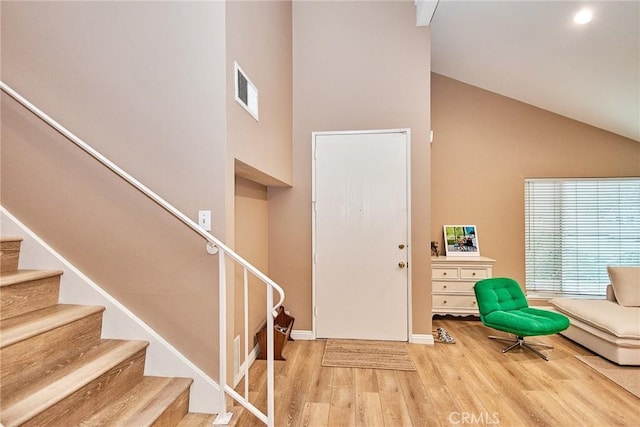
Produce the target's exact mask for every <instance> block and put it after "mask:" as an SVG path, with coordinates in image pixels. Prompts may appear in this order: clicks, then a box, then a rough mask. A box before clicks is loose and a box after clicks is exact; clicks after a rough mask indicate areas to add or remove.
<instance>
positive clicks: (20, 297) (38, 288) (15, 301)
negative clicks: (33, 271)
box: [0, 276, 60, 320]
mask: <svg viewBox="0 0 640 427" xmlns="http://www.w3.org/2000/svg"><path fill="white" fill-rule="evenodd" d="M59 291H60V276H54V277H47V278H44V279H40V280H32V281H29V282H24V283H17V284H15V285H11V286H3V287H2V288H0V320H4V319H8V318H10V317H13V316H18V315H20V314H24V313H28V312H30V311H35V310H39V309H41V308H44V307H48V306H51V305H55V304H57V303H58V296H59Z"/></svg>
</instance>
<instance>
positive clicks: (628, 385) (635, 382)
mask: <svg viewBox="0 0 640 427" xmlns="http://www.w3.org/2000/svg"><path fill="white" fill-rule="evenodd" d="M576 359H578V360H579V361H581V362H582V363H584V364H585V365H587V366H589V367H590V368H592V369H594V370H596V371H597V372H599V373H600V374H602V375H604V376H605V377H607V378H609V379H610V380H611V381H613V382H614V383H616V384H618V385H619V386H620V387H622V388H624V389H626V390H627V391H629V392H631V393H632V394H635V395H636V397H639V398H640V367H635V366H620V365H616V364H615V363H612V362H609V361H608V360H606V359H604V358H602V357H600V356H581V355H578V354H577V355H576Z"/></svg>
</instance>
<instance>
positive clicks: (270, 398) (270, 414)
mask: <svg viewBox="0 0 640 427" xmlns="http://www.w3.org/2000/svg"><path fill="white" fill-rule="evenodd" d="M273 346H274V342H273V288H271V287H270V286H269V287H267V419H268V423H267V425H268V426H269V427H273V426H274V425H275V423H274V419H275V400H274V399H275V396H274V393H275V391H274V363H273V350H274V349H273Z"/></svg>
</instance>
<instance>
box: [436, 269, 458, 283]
mask: <svg viewBox="0 0 640 427" xmlns="http://www.w3.org/2000/svg"><path fill="white" fill-rule="evenodd" d="M431 278H432V279H452V280H455V279H458V269H457V268H432V269H431Z"/></svg>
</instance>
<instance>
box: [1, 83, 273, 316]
mask: <svg viewBox="0 0 640 427" xmlns="http://www.w3.org/2000/svg"><path fill="white" fill-rule="evenodd" d="M0 88H1V89H2V90H3V91H4V92H5V93H6V94H7V95H9V96H11V97H12V98H13V99H15V100H16V101H18V102H19V103H20V104H22V105H23V106H25V107H26V108H27V109H29V110H30V111H31V112H32V113H34V114H35V115H36V116H38V117H40V119H42V120H43V121H44V122H46V123H47V124H48V125H49V126H51V127H52V128H54V129H55V130H56V131H58V132H59V133H60V134H62V135H64V136H65V137H66V138H67V139H68V140H70V141H71V142H73V143H74V144H76V145H77V146H78V147H80V148H82V149H83V150H84V151H85V152H87V153H88V154H89V155H91V157H93V158H94V159H96V160H97V161H99V162H100V163H102V164H103V165H105V166H106V167H108V168H109V169H111V170H112V171H113V172H115V173H116V174H117V175H118V176H120V177H121V178H122V179H124V180H125V181H127V182H128V183H129V184H131V185H132V186H134V187H135V188H137V189H138V190H139V191H140V192H141V193H143V194H144V195H145V196H147V197H149V198H150V199H151V200H153V201H154V202H156V203H157V204H158V205H160V206H161V207H162V208H164V209H165V210H166V211H167V212H169V213H170V214H172V215H173V216H175V217H176V218H178V219H179V220H180V221H181V222H183V223H184V224H185V225H186V226H188V227H189V228H191V229H192V230H193V231H195V232H196V233H198V234H199V235H201V236H202V237H203V238H204V239H205V240H207V242H208V243H210V244H212V245H215V246H216V247H218V248H219V249H222V250H223V251H225V252H226V253H227V255H229V256H230V257H231V258H232V259H234V260H235V261H237V262H238V263H239V264H242V265H243V266H245V267H246V268H247V269H248V270H249V271H250V272H252V273H253V274H254V275H255V276H256V277H258V278H259V279H260V280H262V281H263V282H265V283H266V284H268V285H269V286H271V287H273V288H274V289H275V290H277V291H278V294H280V301H278V303H277V304H276V305H275V306H274V307H273V310H274V312H275V310H276V309H277V308H278V307H280V306H281V305H282V303H283V302H284V291H283V290H282V288H281V287H280V286H279V285H278V284H277V283H275V282H274V281H273V280H271V279H270V278H269V277H267V276H266V275H265V274H264V273H263V272H261V271H260V270H258V269H257V268H256V267H254V266H253V265H252V264H251V263H249V262H248V261H246V260H245V259H244V258H242V257H241V256H240V255H238V254H237V253H236V252H234V251H233V250H232V249H230V248H229V247H228V246H227V245H225V244H224V243H222V242H221V241H220V240H218V239H217V238H216V237H214V236H213V235H212V234H210V233H208V232H206V231H204V230H203V229H202V228H201V227H200V226H199V225H198V224H196V223H195V221H193V220H192V219H191V218H189V217H188V216H186V215H185V214H183V213H182V212H180V211H179V210H178V209H177V208H176V207H175V206H173V205H172V204H170V203H169V202H167V201H166V200H164V199H163V198H162V197H160V196H158V195H157V194H156V193H154V192H153V191H151V190H150V189H149V188H148V187H147V186H146V185H144V184H143V183H141V182H140V181H138V180H137V179H135V178H134V177H132V176H131V175H129V174H128V173H127V172H125V171H124V170H123V169H122V168H120V167H119V166H118V165H116V164H115V163H113V162H112V161H111V160H109V159H107V158H106V157H105V156H103V155H102V154H101V153H100V152H98V151H97V150H95V149H94V148H93V147H91V146H90V145H89V144H87V143H86V142H84V141H83V140H81V139H80V138H78V137H77V136H76V135H74V134H73V133H72V132H70V131H69V130H68V129H66V128H65V127H64V126H62V125H61V124H60V123H58V122H57V121H55V120H54V119H52V118H51V117H50V116H48V115H47V114H46V113H44V112H43V111H42V110H40V109H39V108H38V107H36V106H35V105H33V104H32V103H31V102H29V101H28V100H27V99H25V98H24V97H22V95H20V94H19V93H18V92H16V91H15V90H13V89H11V88H10V87H9V86H8V85H7V84H6V83H4V82H3V81H0Z"/></svg>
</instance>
